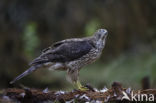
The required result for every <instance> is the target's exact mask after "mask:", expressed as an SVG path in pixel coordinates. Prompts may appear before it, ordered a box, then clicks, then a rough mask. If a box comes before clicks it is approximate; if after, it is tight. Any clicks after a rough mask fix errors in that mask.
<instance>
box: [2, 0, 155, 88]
mask: <svg viewBox="0 0 156 103" xmlns="http://www.w3.org/2000/svg"><path fill="white" fill-rule="evenodd" d="M99 28H105V29H107V30H108V32H109V35H108V38H107V42H106V47H105V49H104V51H103V54H102V57H101V58H100V59H99V60H97V61H96V62H95V63H93V64H90V65H88V66H86V67H84V68H83V69H81V71H80V79H81V81H82V83H83V84H87V83H89V84H90V85H92V86H94V87H97V88H103V87H104V86H107V87H110V86H111V84H112V82H114V81H119V82H121V83H122V84H123V85H124V87H132V88H139V89H141V88H142V82H143V81H145V82H147V83H148V84H150V88H156V0H77V1H76V0H75V1H74V0H0V88H7V87H12V86H11V85H9V82H10V81H11V80H12V79H13V78H15V77H16V76H17V75H19V74H20V73H22V72H24V71H25V70H26V69H27V68H29V66H28V63H29V62H30V61H31V60H32V59H34V58H35V57H37V56H39V55H40V53H41V50H42V49H44V48H47V47H48V46H50V45H51V44H52V43H54V42H56V41H59V40H62V39H66V38H72V37H84V36H91V35H92V34H93V33H94V32H95V31H96V30H97V29H99ZM65 75H66V72H58V71H55V72H54V71H49V70H45V69H42V70H38V71H36V72H35V73H32V74H31V75H29V76H27V77H25V78H23V79H21V80H20V81H18V82H17V83H16V84H15V85H20V84H22V85H24V86H28V87H31V88H42V89H44V88H46V87H48V88H50V89H52V90H54V89H55V90H57V89H58V90H59V89H62V90H69V89H72V85H71V84H70V83H69V82H67V81H66V78H65Z"/></svg>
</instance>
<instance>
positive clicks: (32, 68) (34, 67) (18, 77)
mask: <svg viewBox="0 0 156 103" xmlns="http://www.w3.org/2000/svg"><path fill="white" fill-rule="evenodd" d="M39 67H40V65H38V66H31V67H30V68H29V69H27V70H26V71H25V72H23V73H22V74H20V75H19V76H17V77H16V78H15V79H14V80H13V81H11V82H10V84H13V83H15V82H16V81H17V80H19V79H21V78H23V77H24V76H26V75H28V74H30V73H32V72H33V71H35V70H37V69H38V68H39Z"/></svg>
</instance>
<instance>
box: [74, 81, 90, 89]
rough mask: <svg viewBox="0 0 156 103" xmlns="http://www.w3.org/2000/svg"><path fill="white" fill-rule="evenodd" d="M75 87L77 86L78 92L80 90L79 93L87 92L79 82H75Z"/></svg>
mask: <svg viewBox="0 0 156 103" xmlns="http://www.w3.org/2000/svg"><path fill="white" fill-rule="evenodd" d="M76 86H77V88H78V90H80V91H87V90H89V89H88V88H87V87H85V86H82V85H81V83H80V82H79V81H77V82H76Z"/></svg>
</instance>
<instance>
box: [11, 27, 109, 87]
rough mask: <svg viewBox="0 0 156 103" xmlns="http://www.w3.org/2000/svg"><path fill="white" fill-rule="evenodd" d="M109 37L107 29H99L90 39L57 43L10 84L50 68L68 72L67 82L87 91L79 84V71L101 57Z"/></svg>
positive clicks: (44, 51) (74, 39) (72, 39)
mask: <svg viewBox="0 0 156 103" xmlns="http://www.w3.org/2000/svg"><path fill="white" fill-rule="evenodd" d="M107 35H108V32H107V30H106V29H99V30H97V31H96V32H95V33H94V35H93V36H90V37H85V38H71V39H66V40H62V41H59V42H56V43H54V44H53V45H51V46H50V47H49V48H46V49H44V50H43V51H42V53H41V55H40V56H39V57H37V58H36V59H34V60H33V61H32V62H31V63H30V64H29V65H30V68H29V69H28V70H26V71H25V72H23V73H22V74H21V75H19V76H18V77H16V78H15V79H14V80H13V81H11V82H10V83H11V84H13V83H15V82H16V81H17V80H19V79H21V78H22V77H24V76H26V75H28V74H30V73H32V72H34V71H35V70H37V69H40V68H49V69H51V70H63V71H67V80H69V81H70V82H72V83H74V85H76V87H77V88H78V89H80V90H86V88H85V87H84V86H82V85H81V83H80V82H79V71H80V69H81V68H82V67H84V66H85V65H87V64H90V63H92V62H94V61H95V60H96V59H97V58H99V57H100V55H101V53H102V50H103V48H104V46H105V42H106V37H107Z"/></svg>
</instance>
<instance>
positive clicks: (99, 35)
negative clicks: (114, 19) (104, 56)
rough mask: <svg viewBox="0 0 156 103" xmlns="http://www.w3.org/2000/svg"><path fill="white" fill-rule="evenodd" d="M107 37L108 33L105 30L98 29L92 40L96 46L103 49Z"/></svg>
mask: <svg viewBox="0 0 156 103" xmlns="http://www.w3.org/2000/svg"><path fill="white" fill-rule="evenodd" d="M107 35H108V32H107V30H106V29H98V30H97V31H96V32H95V34H94V38H95V40H96V46H97V47H98V48H99V49H100V48H104V46H105V42H106V37H107Z"/></svg>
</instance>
